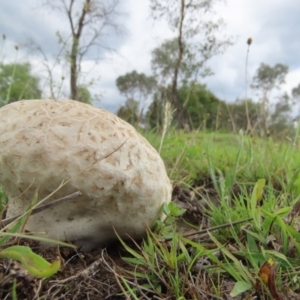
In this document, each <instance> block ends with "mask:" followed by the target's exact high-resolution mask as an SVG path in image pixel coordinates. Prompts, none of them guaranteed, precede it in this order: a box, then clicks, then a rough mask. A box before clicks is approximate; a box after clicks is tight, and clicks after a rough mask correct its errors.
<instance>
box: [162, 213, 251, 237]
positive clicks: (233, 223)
mask: <svg viewBox="0 0 300 300" xmlns="http://www.w3.org/2000/svg"><path fill="white" fill-rule="evenodd" d="M251 220H253V218H248V219H245V220H241V221H235V222H232V223H226V224H222V225H218V226H214V227H210V228H206V229H202V230H199V231H196V232H193V233H188V234H182V236H183V237H188V236H193V235H198V234H208V232H211V231H215V230H218V229H223V228H227V227H231V226H235V225H238V224H241V223H245V222H248V221H251ZM169 240H172V238H166V239H165V241H169Z"/></svg>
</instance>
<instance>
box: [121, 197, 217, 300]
mask: <svg viewBox="0 0 300 300" xmlns="http://www.w3.org/2000/svg"><path fill="white" fill-rule="evenodd" d="M163 211H164V212H165V213H166V214H167V219H166V221H165V222H166V223H165V224H163V223H162V222H160V223H159V224H158V227H157V229H158V231H157V230H156V231H155V232H152V231H150V230H149V231H148V233H147V237H146V238H145V240H144V241H143V244H142V245H141V246H139V245H138V244H137V243H135V246H136V247H135V248H133V247H129V246H128V245H127V244H126V243H125V242H124V241H122V240H121V239H120V238H119V239H120V241H121V243H122V245H123V246H124V248H125V249H126V250H127V252H128V254H130V255H131V256H128V257H123V259H124V260H125V261H126V262H127V263H129V264H132V265H135V271H129V270H124V271H125V272H126V273H127V274H128V275H127V276H126V278H127V280H126V279H125V277H122V284H123V286H124V290H125V291H126V294H129V295H130V296H132V297H134V299H139V298H138V295H139V294H140V291H143V290H150V289H151V292H152V294H154V295H157V296H161V293H162V290H163V289H166V290H167V292H165V295H168V296H169V297H175V299H186V298H185V296H186V294H187V289H186V281H187V280H188V276H189V272H190V271H191V269H192V267H193V266H194V264H195V263H196V261H197V259H199V258H201V257H202V256H205V255H209V256H210V255H211V254H212V253H213V251H216V249H213V250H207V249H205V248H204V247H201V246H200V245H198V247H197V248H194V249H193V251H188V249H187V248H186V246H185V243H186V242H183V240H182V239H183V238H181V236H180V235H179V234H178V233H176V232H175V230H174V222H175V221H176V219H177V218H178V217H179V216H181V215H182V214H183V212H184V211H183V210H182V209H180V208H179V207H177V206H176V205H175V204H174V203H172V202H171V203H170V204H168V205H164V206H163ZM162 228H164V230H166V229H167V228H170V229H171V231H169V233H171V234H170V241H169V242H165V241H164V239H163V237H162V236H161V234H162V233H163V231H161V229H162ZM191 253H192V254H191ZM128 277H133V278H132V280H128ZM137 279H139V281H141V282H143V283H141V284H134V286H132V282H137Z"/></svg>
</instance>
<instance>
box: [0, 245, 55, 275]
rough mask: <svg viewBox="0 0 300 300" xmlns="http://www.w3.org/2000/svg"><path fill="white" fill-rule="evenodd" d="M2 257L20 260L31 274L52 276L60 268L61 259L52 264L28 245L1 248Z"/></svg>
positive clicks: (0, 256)
mask: <svg viewBox="0 0 300 300" xmlns="http://www.w3.org/2000/svg"><path fill="white" fill-rule="evenodd" d="M0 258H10V259H15V260H17V261H18V262H20V263H21V264H22V266H23V267H24V268H25V269H26V270H27V271H28V272H29V273H30V274H32V275H34V276H38V277H45V278H46V277H50V276H52V275H54V274H55V273H56V272H57V271H58V270H59V268H60V261H59V260H55V261H54V262H53V263H52V264H50V263H49V262H47V261H46V260H45V259H44V258H42V257H41V256H39V255H37V254H35V253H34V252H32V251H31V249H30V248H29V247H26V246H11V247H8V248H6V249H4V250H1V251H0Z"/></svg>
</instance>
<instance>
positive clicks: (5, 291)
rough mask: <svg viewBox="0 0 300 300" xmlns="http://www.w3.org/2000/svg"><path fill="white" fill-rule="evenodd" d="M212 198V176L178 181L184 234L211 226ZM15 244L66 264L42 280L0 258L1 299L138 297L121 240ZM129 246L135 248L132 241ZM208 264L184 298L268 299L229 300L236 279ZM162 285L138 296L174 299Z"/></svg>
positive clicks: (197, 273)
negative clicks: (214, 272) (187, 184)
mask: <svg viewBox="0 0 300 300" xmlns="http://www.w3.org/2000/svg"><path fill="white" fill-rule="evenodd" d="M208 198H209V199H210V201H213V202H215V203H217V202H218V196H217V193H216V191H215V190H214V189H213V188H212V186H211V182H209V180H208V181H207V182H204V183H203V184H202V185H199V186H198V187H197V188H196V192H195V189H194V190H189V189H187V188H184V187H182V186H179V185H175V186H174V191H173V201H174V202H175V203H177V204H178V205H179V206H180V207H182V208H185V209H186V212H185V214H184V215H183V218H182V219H181V222H179V223H178V230H179V231H180V232H181V233H182V234H193V232H194V233H195V232H196V230H195V229H191V227H189V226H186V224H187V223H190V224H193V225H195V226H196V227H198V228H200V227H201V228H202V229H203V228H207V227H209V226H210V224H209V222H208V219H207V217H206V216H205V209H207V208H208V206H207V199H208ZM183 219H184V222H183ZM190 238H192V239H194V240H197V242H199V241H204V239H203V238H202V237H201V236H198V235H197V234H196V233H195V234H194V235H193V236H191V237H190ZM206 238H207V235H206ZM202 239H203V240H202ZM14 243H15V244H23V245H28V246H30V247H31V249H32V250H33V251H34V252H35V253H38V254H40V255H41V256H43V257H44V258H45V259H46V260H48V261H49V262H51V261H53V260H55V259H57V257H59V258H60V259H61V264H62V267H61V270H60V271H59V272H58V273H57V274H56V275H54V276H52V277H50V278H47V279H40V278H37V277H34V276H32V275H30V274H28V272H27V271H25V270H24V269H23V268H22V266H21V265H20V264H19V263H18V262H16V261H13V260H9V259H4V260H0V299H7V300H8V299H22V300H25V299H28V300H33V299H51V300H54V299H74V300H84V299H89V300H96V299H109V300H113V299H134V298H131V297H130V296H129V294H128V293H127V295H124V293H123V292H124V287H123V285H122V284H121V282H122V278H126V279H127V280H128V282H131V283H132V288H133V287H134V286H135V285H137V284H139V282H134V277H133V276H129V275H128V272H127V271H132V272H134V271H135V270H136V267H135V266H133V265H131V264H129V263H127V262H125V261H124V260H123V258H122V257H124V256H127V257H128V256H129V254H128V252H126V251H125V249H124V248H123V247H122V245H121V244H119V243H115V244H112V245H109V246H108V247H107V248H105V249H98V250H95V251H92V252H89V253H83V252H81V251H80V249H77V250H74V249H71V248H58V247H53V248H48V249H44V250H43V249H40V248H39V244H38V242H35V241H29V240H26V241H25V240H17V241H14ZM137 244H138V245H139V244H141V242H137ZM131 246H132V247H135V245H134V244H133V243H131ZM205 264H210V262H209V261H208V260H199V261H197V262H196V264H195V266H194V268H193V270H191V272H190V278H188V280H186V298H185V299H203V300H206V299H237V300H240V299H245V300H246V299H256V300H258V299H264V298H259V297H258V296H255V295H250V294H243V295H242V296H239V297H235V298H231V297H230V295H229V293H230V291H231V290H232V288H233V286H234V284H235V281H234V280H233V279H232V278H228V277H227V276H223V277H222V278H217V277H216V278H215V277H214V276H208V274H207V273H206V272H203V271H202V268H203V265H205ZM14 281H15V282H16V294H17V297H16V298H14V297H13V292H12V290H13V282H14ZM132 281H133V282H132ZM213 283H215V284H216V285H214V284H213ZM217 285H218V286H219V289H218V290H217V292H218V293H216V289H215V286H217ZM160 286H161V290H160V291H159V292H157V293H152V292H151V291H150V290H151V289H149V290H147V289H145V290H140V295H139V298H138V299H174V300H176V297H175V296H174V293H173V291H170V290H169V289H168V288H167V286H166V284H165V283H163V282H161V283H160ZM122 293H123V294H122ZM295 297H296V296H295ZM266 299H267V298H266ZM282 299H285V298H282ZM288 299H300V297H298V298H293V296H290V297H289V298H288Z"/></svg>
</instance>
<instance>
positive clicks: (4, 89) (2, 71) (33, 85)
mask: <svg viewBox="0 0 300 300" xmlns="http://www.w3.org/2000/svg"><path fill="white" fill-rule="evenodd" d="M39 98H41V90H40V88H39V78H38V77H36V76H34V75H32V73H31V66H30V64H29V63H11V64H3V63H2V64H0V106H3V105H5V104H7V103H10V102H14V101H18V100H21V99H39Z"/></svg>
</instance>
